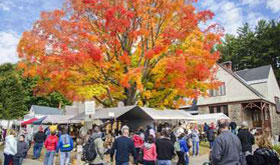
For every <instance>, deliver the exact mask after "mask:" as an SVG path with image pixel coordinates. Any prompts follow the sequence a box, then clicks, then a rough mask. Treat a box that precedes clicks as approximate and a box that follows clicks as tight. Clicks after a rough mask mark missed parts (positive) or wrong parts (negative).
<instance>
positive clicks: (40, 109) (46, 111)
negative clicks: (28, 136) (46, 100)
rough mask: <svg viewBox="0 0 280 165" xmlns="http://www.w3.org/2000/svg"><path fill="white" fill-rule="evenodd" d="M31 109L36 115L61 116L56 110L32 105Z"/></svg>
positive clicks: (61, 112) (60, 111)
mask: <svg viewBox="0 0 280 165" xmlns="http://www.w3.org/2000/svg"><path fill="white" fill-rule="evenodd" d="M31 109H33V111H34V113H35V114H36V115H63V111H62V110H60V109H58V108H52V107H46V106H39V105H32V106H31Z"/></svg>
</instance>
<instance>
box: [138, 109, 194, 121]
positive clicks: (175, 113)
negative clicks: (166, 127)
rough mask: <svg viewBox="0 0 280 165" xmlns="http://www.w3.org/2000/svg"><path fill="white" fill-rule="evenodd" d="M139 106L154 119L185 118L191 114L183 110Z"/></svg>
mask: <svg viewBox="0 0 280 165" xmlns="http://www.w3.org/2000/svg"><path fill="white" fill-rule="evenodd" d="M141 108H142V109H143V110H144V111H145V112H146V113H147V114H148V115H149V116H150V117H151V118H152V119H154V120H187V119H189V118H190V116H192V115H191V114H190V113H188V112H186V111H184V110H171V109H165V110H156V109H154V108H146V107H141Z"/></svg>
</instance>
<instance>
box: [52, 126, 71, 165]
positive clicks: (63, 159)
mask: <svg viewBox="0 0 280 165" xmlns="http://www.w3.org/2000/svg"><path fill="white" fill-rule="evenodd" d="M67 132H68V129H67V128H64V129H62V131H61V135H60V137H59V140H58V144H57V147H56V151H57V152H58V151H60V165H68V164H69V163H70V156H71V151H72V150H73V148H74V143H73V139H72V138H71V137H70V135H69V134H68V133H67Z"/></svg>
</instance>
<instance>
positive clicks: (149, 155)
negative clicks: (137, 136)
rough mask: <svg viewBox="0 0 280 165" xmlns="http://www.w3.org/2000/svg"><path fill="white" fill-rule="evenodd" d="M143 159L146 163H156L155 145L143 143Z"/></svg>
mask: <svg viewBox="0 0 280 165" xmlns="http://www.w3.org/2000/svg"><path fill="white" fill-rule="evenodd" d="M143 153H144V157H143V159H144V160H146V161H156V160H157V149H156V145H155V143H145V144H144V147H143Z"/></svg>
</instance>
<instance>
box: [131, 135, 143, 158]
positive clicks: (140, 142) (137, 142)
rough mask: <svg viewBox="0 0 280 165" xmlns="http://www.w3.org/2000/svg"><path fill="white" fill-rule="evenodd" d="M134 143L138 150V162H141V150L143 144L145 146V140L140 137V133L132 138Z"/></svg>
mask: <svg viewBox="0 0 280 165" xmlns="http://www.w3.org/2000/svg"><path fill="white" fill-rule="evenodd" d="M132 141H133V143H134V146H135V149H136V157H137V161H138V162H140V161H141V155H140V151H141V149H142V147H143V144H144V139H142V137H141V136H140V131H137V132H136V133H135V134H134V135H133V136H132Z"/></svg>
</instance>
